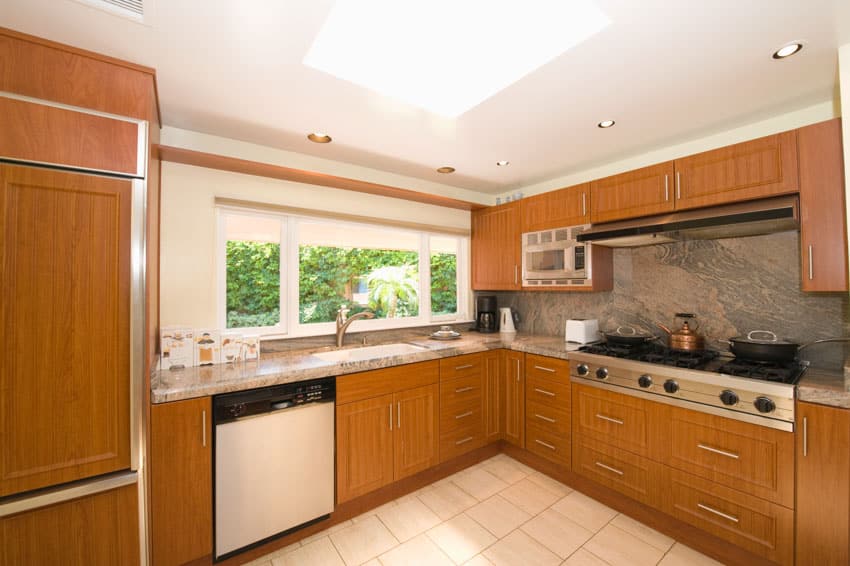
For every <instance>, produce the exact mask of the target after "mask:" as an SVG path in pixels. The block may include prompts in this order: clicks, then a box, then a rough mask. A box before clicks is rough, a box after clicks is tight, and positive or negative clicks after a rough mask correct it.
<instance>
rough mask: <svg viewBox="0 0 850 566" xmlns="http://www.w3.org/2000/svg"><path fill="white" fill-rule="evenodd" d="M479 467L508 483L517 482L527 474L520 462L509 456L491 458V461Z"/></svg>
mask: <svg viewBox="0 0 850 566" xmlns="http://www.w3.org/2000/svg"><path fill="white" fill-rule="evenodd" d="M481 468H482V469H484V470H486V471H488V472H490V473H491V474H493V475H494V476H496V477H497V478H499V479H500V480H502V481H503V482H505V483H506V484H509V485H510V484H513V483H516V482H518V481H519V480H521V479H523V478H524V477H526V476H527V475H528V472H527V471H526V469H525V467H524V466H522V464H520V463H519V462H517V461H516V460H512V459H510V458H498V459H493V461H488V462H487V463H486V464H485V465H483V466H481Z"/></svg>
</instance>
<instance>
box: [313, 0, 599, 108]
mask: <svg viewBox="0 0 850 566" xmlns="http://www.w3.org/2000/svg"><path fill="white" fill-rule="evenodd" d="M596 4H597V2H596V1H595V0H571V1H570V2H560V1H558V0H545V1H543V2H535V3H534V9H533V10H529V9H528V8H527V7H526V6H525V5H524V4H523V3H522V2H504V3H503V2H500V3H498V4H497V6H498V7H496V6H494V4H493V2H492V1H490V0H464V1H463V2H458V1H457V0H430V1H429V2H399V1H398V0H371V1H370V2H362V1H361V0H337V1H336V2H335V3H334V6H333V8H331V10H330V12H329V13H328V17H327V19H326V20H325V22H324V24H323V25H322V28H321V30H319V33H318V34H317V35H316V38H315V40H314V41H313V44H312V46H311V47H310V49H309V51H308V52H307V55H306V56H305V57H304V59H303V63H304V64H305V65H307V66H308V67H312V68H314V69H317V70H319V71H322V72H325V73H329V74H331V75H333V76H335V77H337V78H339V79H342V80H345V81H349V82H352V83H354V84H357V85H360V86H362V87H365V88H367V89H370V90H373V91H376V92H378V93H380V94H382V95H385V96H389V97H392V98H395V99H398V100H402V101H404V102H406V103H408V104H411V105H413V106H416V107H419V108H424V109H425V110H428V111H430V112H434V113H436V114H440V115H443V116H448V117H456V116H460V115H461V114H463V113H464V112H466V111H467V110H469V109H470V108H473V107H474V106H477V105H478V104H480V103H481V102H483V101H485V100H487V99H488V98H490V97H491V96H493V95H494V94H496V93H497V92H499V91H501V90H503V89H504V88H506V87H507V86H508V85H510V84H513V83H515V82H516V81H518V80H520V79H521V78H522V77H524V76H526V75H528V74H529V73H531V72H532V71H534V70H535V69H538V68H540V67H542V66H543V65H545V64H546V63H549V62H550V61H552V60H553V59H555V58H556V57H558V56H560V55H561V54H562V53H564V52H565V51H567V50H568V49H570V48H572V47H574V46H576V45H578V44H580V43H581V42H583V41H585V40H587V39H588V38H589V37H591V36H593V35H594V34H596V33H598V32H599V31H601V30H602V29H603V28H605V27H606V26H608V25H609V24H610V23H611V21H610V20H609V19H608V17H607V16H606V15H605V14H604V13H603V12H602V10H601V9H600V8H599V7H598V6H597V5H596ZM435 30H436V33H435ZM505 38H510V41H505ZM446 85H451V88H446Z"/></svg>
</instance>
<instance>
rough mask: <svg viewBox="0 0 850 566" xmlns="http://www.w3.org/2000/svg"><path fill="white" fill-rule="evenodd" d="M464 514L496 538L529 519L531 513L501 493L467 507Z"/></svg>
mask: <svg viewBox="0 0 850 566" xmlns="http://www.w3.org/2000/svg"><path fill="white" fill-rule="evenodd" d="M466 514H467V515H469V516H470V517H472V518H473V519H475V520H476V521H477V522H478V523H479V524H480V525H482V526H483V527H484V528H485V529H487V530H488V531H490V532H491V533H493V534H494V535H496V537H498V538H502V537H503V536H505V535H507V534H508V533H509V532H511V531H512V530H514V529H516V528H517V527H518V526H520V525H521V524H523V523H524V522H526V521H528V520H529V519H531V515H529V514H528V513H526V512H525V511H523V510H522V509H520V508H519V507H517V506H516V505H514V504H513V503H511V502H510V501H508V500H507V499H505V498H504V497H502V496H501V495H494V496H493V497H491V498H490V499H487V500H485V501H482V502H481V503H479V504H478V505H476V506H475V507H471V508H469V509H467V510H466Z"/></svg>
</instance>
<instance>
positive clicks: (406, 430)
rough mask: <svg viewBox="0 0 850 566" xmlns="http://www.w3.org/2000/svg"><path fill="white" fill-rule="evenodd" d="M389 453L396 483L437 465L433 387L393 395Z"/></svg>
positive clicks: (435, 394) (437, 393)
mask: <svg viewBox="0 0 850 566" xmlns="http://www.w3.org/2000/svg"><path fill="white" fill-rule="evenodd" d="M393 397H394V400H395V415H394V417H395V428H394V431H393V453H394V457H395V470H394V471H395V474H394V477H395V479H396V480H400V479H401V478H404V477H407V476H409V475H412V474H415V473H416V472H421V471H422V470H426V469H428V468H430V467H432V466H436V465H437V464H438V463H439V460H440V455H439V433H438V430H437V429H438V425H437V423H438V420H439V402H438V401H439V398H440V387H439V385H437V384H434V385H427V386H425V387H418V388H416V389H409V390H407V391H402V392H400V393H396V394H395V395H394V396H393Z"/></svg>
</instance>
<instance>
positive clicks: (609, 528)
mask: <svg viewBox="0 0 850 566" xmlns="http://www.w3.org/2000/svg"><path fill="white" fill-rule="evenodd" d="M584 548H585V550H587V551H588V552H592V553H593V554H595V555H596V556H598V557H599V558H601V559H602V560H604V561H605V562H608V563H609V564H611V565H612V566H654V565H655V564H658V561H659V560H661V558H662V557H663V556H664V552H663V551H661V550H658V549H657V548H655V547H654V546H652V545H651V544H649V543H647V542H644V541H642V540H641V539H639V538H637V537H636V536H634V535H632V534H630V533H627V532H626V531H624V530H622V529H620V528H618V527H615V526H614V525H606V526H605V527H604V528H603V529H602V530H601V531H599V532H598V533H596V534H595V535H594V536H593V538H592V539H590V540H589V541H588V542H587V543H586V544H585V545H584Z"/></svg>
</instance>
